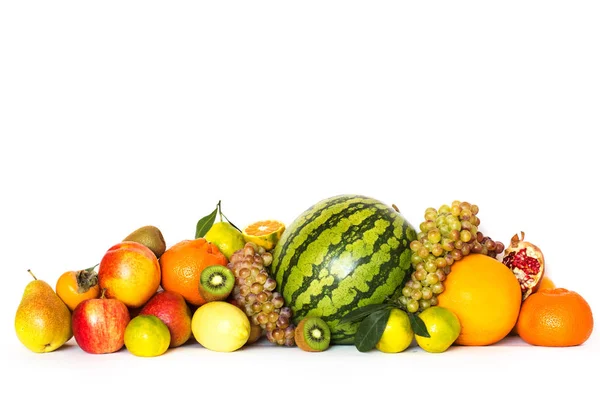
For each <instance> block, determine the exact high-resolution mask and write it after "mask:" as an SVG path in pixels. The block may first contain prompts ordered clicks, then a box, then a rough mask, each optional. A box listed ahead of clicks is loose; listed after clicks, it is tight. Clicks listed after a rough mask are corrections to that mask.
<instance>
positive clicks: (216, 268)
mask: <svg viewBox="0 0 600 400" xmlns="http://www.w3.org/2000/svg"><path fill="white" fill-rule="evenodd" d="M234 284H235V275H233V272H232V271H231V270H230V269H229V268H227V267H224V266H222V265H212V266H210V267H207V268H205V269H204V270H203V271H202V273H201V274H200V283H199V284H198V290H199V291H200V294H201V295H202V297H203V298H204V300H206V301H220V300H225V299H226V298H227V297H228V296H229V294H230V293H231V291H232V290H233V285H234Z"/></svg>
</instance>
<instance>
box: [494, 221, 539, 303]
mask: <svg viewBox="0 0 600 400" xmlns="http://www.w3.org/2000/svg"><path fill="white" fill-rule="evenodd" d="M502 262H503V263H504V265H506V266H507V267H508V268H510V269H511V270H512V272H513V273H514V274H515V276H516V277H517V280H518V281H519V284H520V285H521V292H522V293H523V301H524V300H525V299H526V298H527V297H529V295H530V294H532V293H535V292H536V291H537V289H538V287H539V286H540V284H541V282H542V278H543V277H544V271H545V266H544V255H543V254H542V251H541V250H540V249H539V248H538V247H537V246H536V245H534V244H531V243H529V242H526V241H525V233H523V232H521V238H519V236H518V234H515V235H514V236H513V237H512V238H511V239H510V245H509V246H508V247H507V248H506V250H504V257H503V259H502Z"/></svg>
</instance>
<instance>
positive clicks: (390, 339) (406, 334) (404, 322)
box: [375, 308, 414, 353]
mask: <svg viewBox="0 0 600 400" xmlns="http://www.w3.org/2000/svg"><path fill="white" fill-rule="evenodd" d="M413 337H414V333H413V330H412V328H411V326H410V320H409V319H408V315H407V314H406V313H405V312H404V311H402V310H399V309H397V308H393V309H392V311H391V312H390V317H389V318H388V320H387V324H386V325H385V330H384V331H383V335H381V338H380V339H379V342H377V345H376V346H375V347H376V348H377V350H379V351H382V352H384V353H400V352H401V351H404V350H406V349H407V348H408V346H410V344H411V343H412V340H413Z"/></svg>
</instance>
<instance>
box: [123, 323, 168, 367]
mask: <svg viewBox="0 0 600 400" xmlns="http://www.w3.org/2000/svg"><path fill="white" fill-rule="evenodd" d="M124 339H125V347H126V348H127V350H129V352H130V353H131V354H133V355H136V356H138V357H156V356H160V355H161V354H163V353H164V352H166V351H167V349H168V348H169V344H170V343H171V333H170V332H169V328H167V325H166V324H165V323H164V322H162V321H161V320H160V319H159V318H158V317H155V316H154V315H138V316H137V317H135V318H133V319H132V320H131V321H129V324H127V327H126V328H125V338H124Z"/></svg>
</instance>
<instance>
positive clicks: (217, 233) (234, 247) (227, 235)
mask: <svg viewBox="0 0 600 400" xmlns="http://www.w3.org/2000/svg"><path fill="white" fill-rule="evenodd" d="M204 239H206V240H207V241H209V242H211V243H213V244H215V245H216V246H217V247H218V248H219V250H220V251H221V253H223V255H224V256H225V257H227V259H228V260H229V259H230V258H231V256H232V255H233V253H235V252H236V251H238V250H240V249H242V248H244V244H245V243H246V242H245V241H244V236H242V232H240V231H238V230H237V229H236V228H234V227H233V225H231V224H230V223H229V222H225V221H222V222H217V223H215V224H213V226H212V227H211V228H210V229H209V230H208V232H206V235H204Z"/></svg>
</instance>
